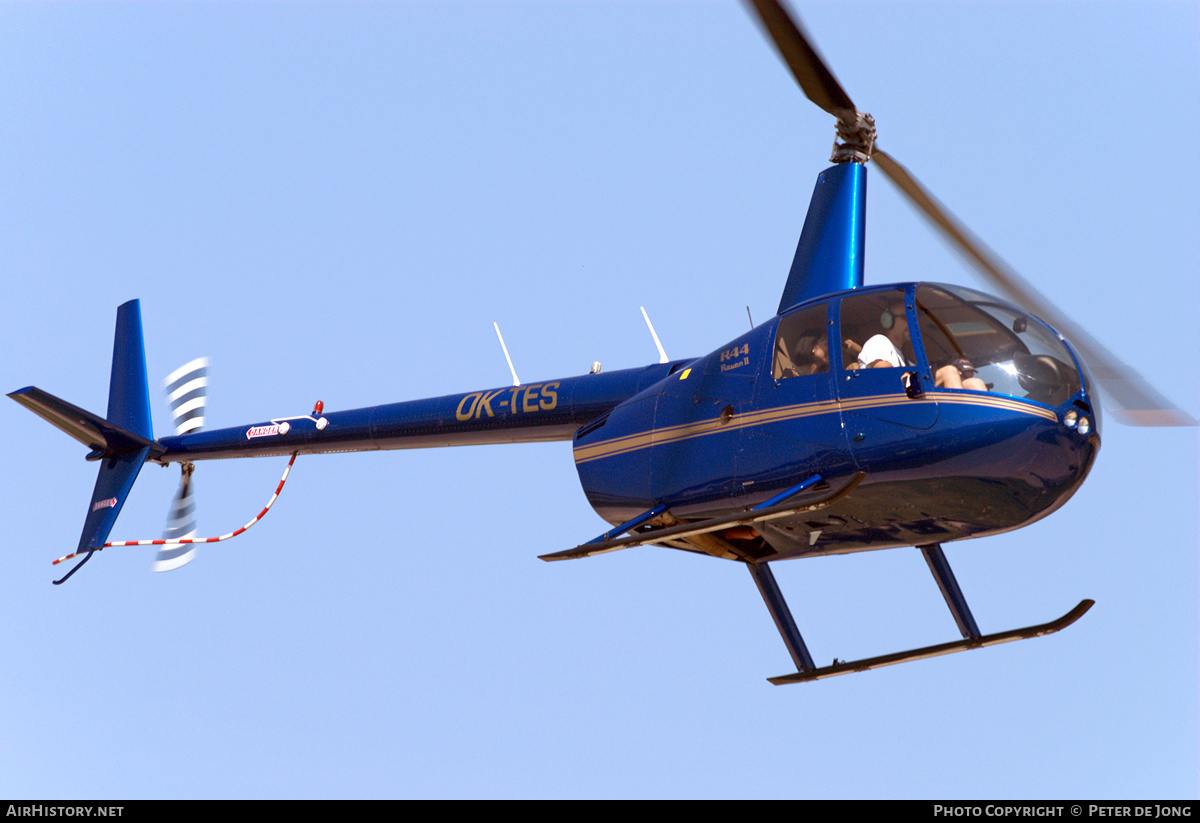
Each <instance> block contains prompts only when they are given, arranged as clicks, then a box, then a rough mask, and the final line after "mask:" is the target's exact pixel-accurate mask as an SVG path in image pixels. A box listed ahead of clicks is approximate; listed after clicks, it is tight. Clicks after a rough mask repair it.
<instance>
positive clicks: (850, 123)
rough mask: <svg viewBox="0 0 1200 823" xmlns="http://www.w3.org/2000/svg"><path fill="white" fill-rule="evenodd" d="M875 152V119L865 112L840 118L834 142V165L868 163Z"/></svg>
mask: <svg viewBox="0 0 1200 823" xmlns="http://www.w3.org/2000/svg"><path fill="white" fill-rule="evenodd" d="M874 151H875V118H874V117H872V116H871V115H869V114H866V113H865V112H861V111H857V110H856V111H855V112H854V114H853V115H849V116H846V115H843V116H842V117H839V118H838V123H837V139H836V140H834V142H833V154H832V155H831V156H830V158H829V160H830V162H833V163H866V162H867V161H868V160H870V159H871V154H872V153H873V152H874Z"/></svg>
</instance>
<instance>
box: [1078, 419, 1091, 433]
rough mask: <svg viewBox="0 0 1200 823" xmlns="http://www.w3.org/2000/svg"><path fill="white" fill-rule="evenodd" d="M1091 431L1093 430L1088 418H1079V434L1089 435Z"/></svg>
mask: <svg viewBox="0 0 1200 823" xmlns="http://www.w3.org/2000/svg"><path fill="white" fill-rule="evenodd" d="M1091 430H1092V424H1091V421H1089V420H1088V419H1087V418H1086V417H1081V418H1079V433H1080V434H1087V433H1088V432H1090V431H1091Z"/></svg>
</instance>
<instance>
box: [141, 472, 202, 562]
mask: <svg viewBox="0 0 1200 823" xmlns="http://www.w3.org/2000/svg"><path fill="white" fill-rule="evenodd" d="M192 468H193V466H192V464H191V463H184V464H183V477H182V478H181V480H180V482H179V491H178V492H176V494H175V500H174V502H172V504H171V513H170V514H169V515H168V516H167V528H166V529H165V530H164V531H163V539H164V540H187V539H190V538H194V537H195V536H196V498H195V494H194V493H193V487H192ZM195 557H196V546H195V545H194V544H191V543H185V544H183V545H182V546H163V547H162V548H161V549H159V550H158V554H157V555H155V557H154V565H153V566H151V569H152V570H153V571H156V572H169V571H171V570H172V569H178V568H179V567H180V566H184V565H187V564H188V563H190V562H191V561H192V560H193V559H194V558H195Z"/></svg>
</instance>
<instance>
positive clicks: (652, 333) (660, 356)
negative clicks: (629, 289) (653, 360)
mask: <svg viewBox="0 0 1200 823" xmlns="http://www.w3.org/2000/svg"><path fill="white" fill-rule="evenodd" d="M641 309H642V317H644V318H646V326H648V327H649V329H650V336H651V337H653V338H654V345H656V346H658V362H659V363H666V362H667V353H666V352H665V351H663V347H662V342H661V341H660V340H659V339H658V332H656V331H655V330H654V324H653V323H651V322H650V315H648V314H646V307H645V306H642V307H641Z"/></svg>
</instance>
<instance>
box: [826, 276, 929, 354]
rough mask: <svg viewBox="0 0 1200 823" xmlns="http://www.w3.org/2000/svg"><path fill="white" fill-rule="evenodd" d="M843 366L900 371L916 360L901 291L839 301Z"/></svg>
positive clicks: (881, 292) (876, 293)
mask: <svg viewBox="0 0 1200 823" xmlns="http://www.w3.org/2000/svg"><path fill="white" fill-rule="evenodd" d="M841 317H842V334H841V337H842V367H843V368H845V369H860V368H863V369H865V368H876V369H878V368H902V367H904V366H909V365H912V364H913V362H914V360H915V359H916V357H915V355H914V353H913V347H912V335H911V334H910V332H909V327H908V317H907V315H906V314H905V311H904V292H902V291H900V290H888V291H877V292H869V293H867V294H855V295H851V296H850V297H846V298H844V299H843V300H842V310H841Z"/></svg>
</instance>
